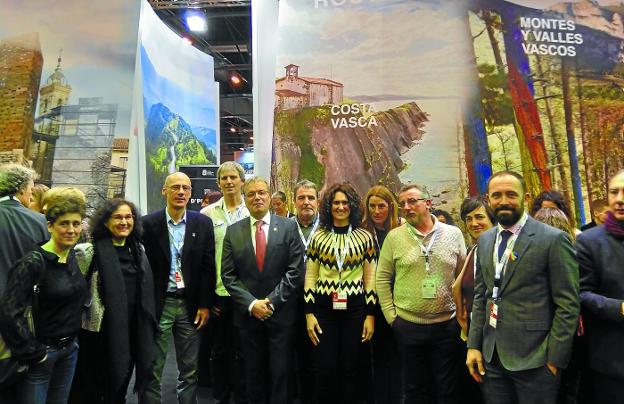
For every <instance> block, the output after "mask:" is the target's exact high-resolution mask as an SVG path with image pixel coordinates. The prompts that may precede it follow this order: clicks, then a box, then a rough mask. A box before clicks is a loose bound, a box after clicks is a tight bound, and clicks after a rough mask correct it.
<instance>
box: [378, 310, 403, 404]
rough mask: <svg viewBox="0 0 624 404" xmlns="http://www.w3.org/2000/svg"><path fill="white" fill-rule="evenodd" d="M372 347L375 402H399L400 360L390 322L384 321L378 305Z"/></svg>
mask: <svg viewBox="0 0 624 404" xmlns="http://www.w3.org/2000/svg"><path fill="white" fill-rule="evenodd" d="M371 343H372V348H373V384H372V386H373V391H374V397H375V401H374V402H375V403H376V404H398V403H400V402H401V361H400V360H399V359H400V358H399V352H398V346H397V343H396V340H395V339H394V334H393V332H392V328H391V327H390V324H388V323H387V322H386V319H385V318H384V316H383V314H382V313H381V309H380V308H379V305H377V312H376V313H375V334H374V335H373V339H372V340H371Z"/></svg>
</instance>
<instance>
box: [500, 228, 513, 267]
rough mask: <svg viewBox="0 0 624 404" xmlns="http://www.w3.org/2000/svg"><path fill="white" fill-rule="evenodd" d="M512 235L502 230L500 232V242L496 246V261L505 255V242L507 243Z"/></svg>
mask: <svg viewBox="0 0 624 404" xmlns="http://www.w3.org/2000/svg"><path fill="white" fill-rule="evenodd" d="M512 234H513V233H512V232H510V231H509V230H503V231H502V232H501V242H500V244H499V245H498V261H499V262H500V260H501V259H502V258H503V254H504V253H505V249H507V241H509V237H511V235H512Z"/></svg>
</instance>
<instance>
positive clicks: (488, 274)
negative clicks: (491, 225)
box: [477, 231, 496, 284]
mask: <svg viewBox="0 0 624 404" xmlns="http://www.w3.org/2000/svg"><path fill="white" fill-rule="evenodd" d="M495 241H496V231H493V232H490V233H486V234H484V235H482V236H481V237H479V249H478V250H477V251H478V256H480V257H485V258H484V261H483V262H482V261H481V260H479V268H480V269H481V271H482V272H483V279H484V280H487V281H486V284H490V283H491V282H493V281H494V265H493V262H492V253H493V251H494V243H495Z"/></svg>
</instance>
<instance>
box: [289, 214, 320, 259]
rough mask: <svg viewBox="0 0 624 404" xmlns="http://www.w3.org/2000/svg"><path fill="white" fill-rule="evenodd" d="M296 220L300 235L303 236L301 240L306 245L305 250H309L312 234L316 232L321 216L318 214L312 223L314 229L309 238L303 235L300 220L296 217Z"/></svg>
mask: <svg viewBox="0 0 624 404" xmlns="http://www.w3.org/2000/svg"><path fill="white" fill-rule="evenodd" d="M295 222H297V230H299V237H301V242H302V243H303V246H304V247H305V251H308V246H309V245H310V241H312V235H313V234H314V232H315V231H316V229H317V228H318V226H319V216H318V215H317V216H316V220H315V221H314V224H313V225H312V230H310V235H309V236H308V239H307V240H306V238H305V236H304V235H303V231H302V230H301V225H300V224H299V221H298V220H297V219H296V218H295ZM304 259H305V258H304Z"/></svg>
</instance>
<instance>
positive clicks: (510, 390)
mask: <svg viewBox="0 0 624 404" xmlns="http://www.w3.org/2000/svg"><path fill="white" fill-rule="evenodd" d="M484 365H485V377H484V378H483V387H482V388H483V397H484V398H485V402H486V403H487V404H538V403H543V404H555V403H556V402H557V390H558V388H559V381H560V379H561V375H560V373H559V372H558V373H557V376H555V375H553V374H552V372H551V371H550V370H549V369H548V367H547V366H546V365H544V366H541V367H539V368H535V369H528V370H519V371H510V370H507V369H505V368H504V367H503V365H502V364H501V362H500V359H499V358H498V354H497V353H496V351H494V356H493V357H492V361H491V362H484Z"/></svg>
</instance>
